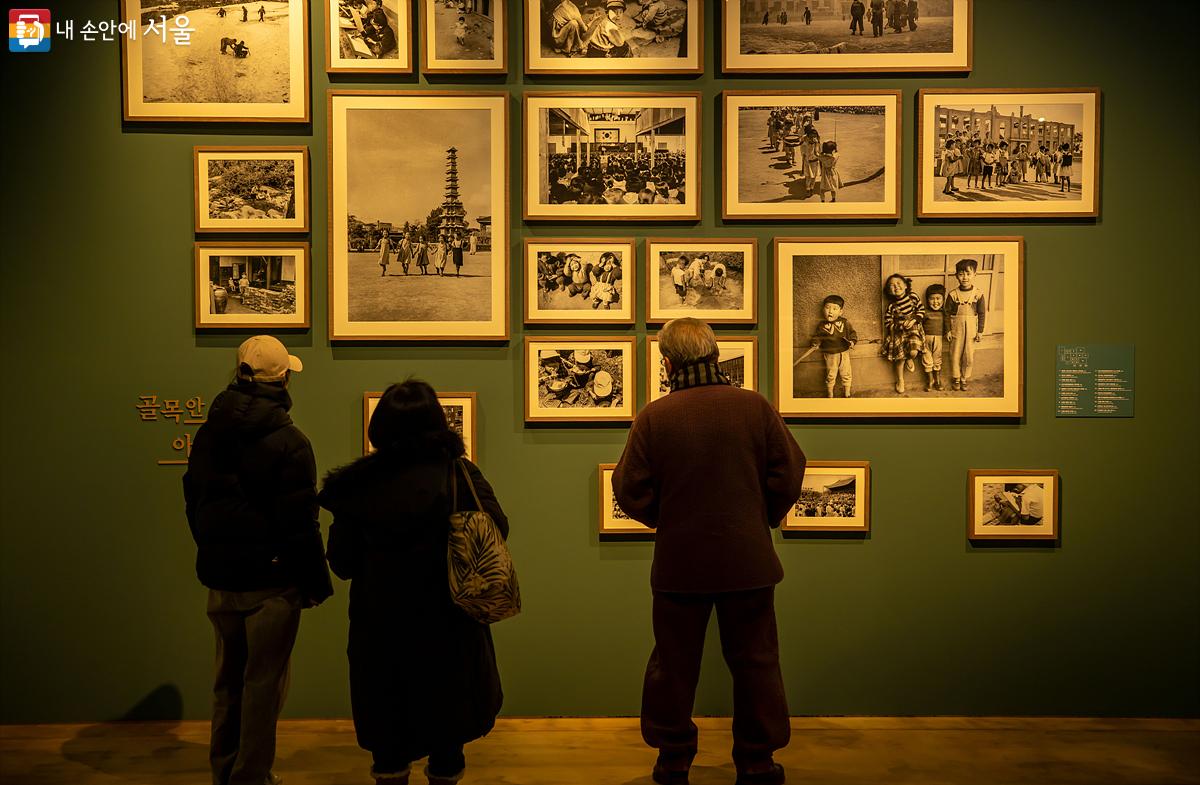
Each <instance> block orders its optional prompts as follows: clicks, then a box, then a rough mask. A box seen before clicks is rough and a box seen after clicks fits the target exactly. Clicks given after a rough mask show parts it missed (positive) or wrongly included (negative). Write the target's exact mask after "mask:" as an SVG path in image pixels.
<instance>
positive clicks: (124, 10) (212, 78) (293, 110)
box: [119, 0, 311, 123]
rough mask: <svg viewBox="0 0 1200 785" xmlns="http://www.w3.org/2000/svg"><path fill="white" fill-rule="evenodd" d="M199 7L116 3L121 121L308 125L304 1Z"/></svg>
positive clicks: (133, 0) (151, 1) (145, 0)
mask: <svg viewBox="0 0 1200 785" xmlns="http://www.w3.org/2000/svg"><path fill="white" fill-rule="evenodd" d="M181 5H184V8H180V6H181ZM196 5H198V4H196V3H187V4H180V3H168V4H163V3H161V2H157V0H121V8H120V11H121V16H120V18H121V19H128V20H132V21H133V22H134V23H135V24H136V25H137V26H138V29H137V30H136V31H135V32H131V33H130V35H129V36H120V37H119V38H120V41H121V87H122V93H123V98H124V100H123V111H124V118H125V120H127V121H151V122H160V123H162V122H260V123H307V122H309V121H310V119H311V117H310V112H309V107H310V104H309V96H308V89H309V84H308V63H309V54H308V3H307V1H306V0H260V1H259V2H251V3H246V4H244V5H234V4H230V5H211V6H207V7H195V6H196Z"/></svg>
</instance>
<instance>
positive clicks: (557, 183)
mask: <svg viewBox="0 0 1200 785" xmlns="http://www.w3.org/2000/svg"><path fill="white" fill-rule="evenodd" d="M700 150H701V147H700V93H666V92H662V93H537V92H535V93H525V156H524V160H525V184H524V193H525V197H524V203H525V220H527V221H537V220H560V221H568V220H569V221H605V220H607V221H611V220H616V219H620V218H632V219H634V220H639V221H698V220H700Z"/></svg>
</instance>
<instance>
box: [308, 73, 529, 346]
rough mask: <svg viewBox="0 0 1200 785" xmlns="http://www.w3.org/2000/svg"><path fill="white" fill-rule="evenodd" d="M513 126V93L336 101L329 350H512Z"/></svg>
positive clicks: (351, 94)
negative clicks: (337, 344) (360, 344)
mask: <svg viewBox="0 0 1200 785" xmlns="http://www.w3.org/2000/svg"><path fill="white" fill-rule="evenodd" d="M507 118H508V96H507V94H506V93H472V92H456V93H438V92H382V91H380V92H372V91H340V90H333V91H330V94H329V129H330V131H329V170H328V171H329V172H330V177H329V221H330V224H329V298H330V299H329V334H330V338H331V339H332V340H334V341H355V340H394V341H421V340H464V341H492V340H496V341H502V340H507V338H508V242H509V238H508V155H507V153H508V125H507ZM397 139H403V140H404V141H403V144H398V143H397V142H396V140H397Z"/></svg>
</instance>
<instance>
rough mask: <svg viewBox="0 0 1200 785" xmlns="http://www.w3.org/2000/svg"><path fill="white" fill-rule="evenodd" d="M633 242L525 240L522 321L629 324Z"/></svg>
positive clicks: (632, 281)
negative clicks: (524, 288)
mask: <svg viewBox="0 0 1200 785" xmlns="http://www.w3.org/2000/svg"><path fill="white" fill-rule="evenodd" d="M634 247H635V246H634V241H633V240H612V241H609V240H603V241H586V240H578V241H576V240H561V241H560V240H543V239H541V238H538V239H533V238H527V239H526V241H525V285H526V297H525V322H526V323H527V324H530V323H539V322H540V323H543V324H568V323H572V322H588V323H593V324H596V323H604V324H624V323H632V322H633V292H632V286H633V284H634V278H633V277H632V265H633V258H634Z"/></svg>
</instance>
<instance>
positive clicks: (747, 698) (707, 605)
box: [642, 586, 791, 771]
mask: <svg viewBox="0 0 1200 785" xmlns="http://www.w3.org/2000/svg"><path fill="white" fill-rule="evenodd" d="M714 606H715V607H716V609H717V626H718V628H719V629H720V633H721V652H722V653H723V654H724V655H725V662H726V664H728V665H729V671H730V673H731V674H732V675H733V762H734V765H735V766H736V767H737V769H738V770H739V771H743V770H746V769H755V768H758V767H760V766H762V765H764V764H766V763H768V762H769V761H770V760H771V754H772V753H773V752H775V750H778V749H782V748H783V747H785V746H787V743H788V739H789V738H791V726H790V724H789V722H788V709H787V697H786V695H785V694H784V691H783V674H782V672H781V671H780V669H779V636H778V633H777V631H776V628H775V587H774V586H768V587H766V588H763V589H751V590H749V591H739V592H727V593H722V594H669V593H665V592H655V594H654V613H653V619H654V651H653V652H652V653H651V654H650V662H649V664H648V665H647V666H646V681H645V683H644V685H643V687H642V738H643V739H645V740H646V743H647V744H649V745H650V746H651V747H655V748H657V749H658V750H659V752H660V755H661V756H662V758H663V764H664V766H665V767H667V768H671V769H686V768H688V766H689V765H690V764H691V760H692V758H693V757H694V756H695V754H696V737H697V728H696V723H694V722H692V707H693V704H694V703H695V700H696V683H697V681H698V680H699V678H700V658H701V654H702V653H703V650H704V633H705V630H706V629H707V628H708V617H709V615H710V614H711V613H712V609H713V607H714Z"/></svg>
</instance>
